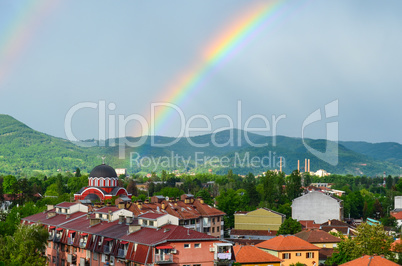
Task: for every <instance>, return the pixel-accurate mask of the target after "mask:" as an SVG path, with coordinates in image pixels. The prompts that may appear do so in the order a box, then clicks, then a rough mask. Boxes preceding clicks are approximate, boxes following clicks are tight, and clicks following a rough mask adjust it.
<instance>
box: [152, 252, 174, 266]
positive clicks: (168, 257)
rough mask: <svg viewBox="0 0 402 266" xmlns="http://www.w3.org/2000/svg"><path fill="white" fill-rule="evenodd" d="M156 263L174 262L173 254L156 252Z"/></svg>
mask: <svg viewBox="0 0 402 266" xmlns="http://www.w3.org/2000/svg"><path fill="white" fill-rule="evenodd" d="M155 263H156V264H164V263H173V254H170V253H162V254H155Z"/></svg>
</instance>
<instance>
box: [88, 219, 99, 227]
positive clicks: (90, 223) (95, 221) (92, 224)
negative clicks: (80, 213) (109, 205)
mask: <svg viewBox="0 0 402 266" xmlns="http://www.w3.org/2000/svg"><path fill="white" fill-rule="evenodd" d="M100 222H101V219H100V218H93V219H91V220H90V221H89V226H90V227H91V226H95V225H97V224H100Z"/></svg>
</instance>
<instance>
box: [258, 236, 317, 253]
mask: <svg viewBox="0 0 402 266" xmlns="http://www.w3.org/2000/svg"><path fill="white" fill-rule="evenodd" d="M256 246H257V247H259V248H263V249H269V250H275V251H292V250H319V249H320V248H319V247H317V246H314V245H313V244H310V243H309V242H307V241H305V240H303V239H301V238H298V237H296V236H292V235H287V236H284V235H280V236H277V237H274V238H272V239H269V240H266V241H264V242H262V243H260V244H258V245H256Z"/></svg>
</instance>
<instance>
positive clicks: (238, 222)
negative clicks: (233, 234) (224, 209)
mask: <svg viewBox="0 0 402 266" xmlns="http://www.w3.org/2000/svg"><path fill="white" fill-rule="evenodd" d="M234 219H235V227H234V229H237V230H272V231H278V230H279V227H280V226H281V224H282V223H283V222H284V221H285V219H286V215H284V214H282V213H279V212H275V211H273V210H270V209H268V208H260V209H257V210H255V211H250V212H236V213H235V214H234Z"/></svg>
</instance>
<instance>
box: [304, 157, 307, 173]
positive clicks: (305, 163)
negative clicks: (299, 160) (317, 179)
mask: <svg viewBox="0 0 402 266" xmlns="http://www.w3.org/2000/svg"><path fill="white" fill-rule="evenodd" d="M304 172H307V159H304Z"/></svg>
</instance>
